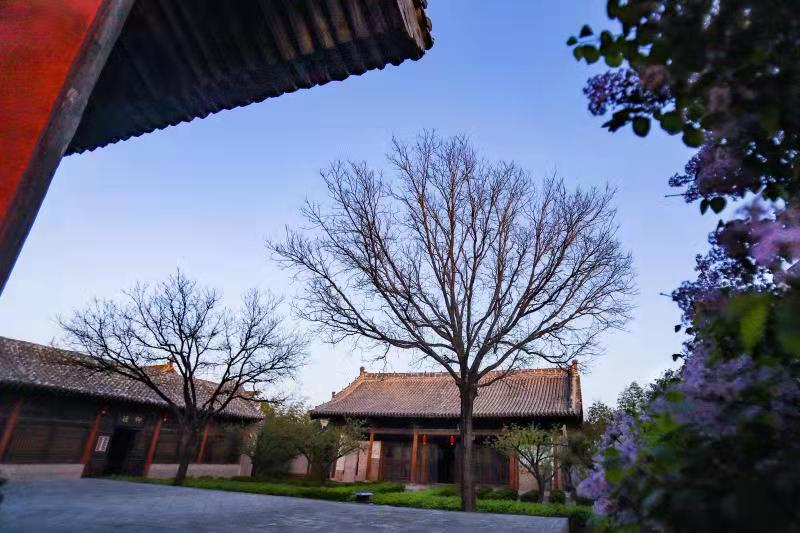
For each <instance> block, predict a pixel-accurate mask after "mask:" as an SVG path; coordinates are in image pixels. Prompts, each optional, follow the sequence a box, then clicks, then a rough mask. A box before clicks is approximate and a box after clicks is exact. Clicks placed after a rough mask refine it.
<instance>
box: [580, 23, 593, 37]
mask: <svg viewBox="0 0 800 533" xmlns="http://www.w3.org/2000/svg"><path fill="white" fill-rule="evenodd" d="M591 35H594V32H593V31H592V28H591V27H590V26H589V25H588V24H584V25H583V28H581V33H580V38H581V39H583V38H584V37H589V36H591Z"/></svg>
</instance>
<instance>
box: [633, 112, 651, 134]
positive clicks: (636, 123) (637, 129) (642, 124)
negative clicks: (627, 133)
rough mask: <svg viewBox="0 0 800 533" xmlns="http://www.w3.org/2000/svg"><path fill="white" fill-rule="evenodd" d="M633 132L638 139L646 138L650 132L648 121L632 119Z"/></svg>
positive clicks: (640, 118)
mask: <svg viewBox="0 0 800 533" xmlns="http://www.w3.org/2000/svg"><path fill="white" fill-rule="evenodd" d="M633 132H634V133H635V134H636V135H638V136H639V137H646V136H647V134H648V133H649V132H650V119H649V118H647V117H634V118H633Z"/></svg>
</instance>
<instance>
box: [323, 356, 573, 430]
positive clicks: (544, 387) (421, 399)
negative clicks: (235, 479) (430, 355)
mask: <svg viewBox="0 0 800 533" xmlns="http://www.w3.org/2000/svg"><path fill="white" fill-rule="evenodd" d="M489 377H490V378H491V377H492V376H491V375H490V376H489ZM459 413H460V402H459V394H458V389H457V388H456V385H455V382H454V381H453V379H452V377H451V376H450V375H449V374H447V373H444V372H435V373H379V374H372V373H366V372H362V373H361V375H360V376H359V377H358V378H357V379H356V380H355V381H354V382H353V383H351V384H350V385H349V386H347V387H346V388H345V389H344V390H342V391H341V392H339V393H338V394H336V395H335V396H334V397H333V399H331V401H329V402H327V403H324V404H322V405H319V406H317V407H315V408H314V409H312V410H311V414H312V416H317V417H321V416H353V417H359V416H360V417H366V416H376V417H414V418H454V417H458V416H459ZM474 416H475V417H476V418H529V417H577V418H580V417H581V416H582V407H581V392H580V376H579V375H578V370H577V366H576V365H573V366H571V367H570V368H569V369H561V368H548V369H526V370H517V371H513V372H511V373H509V374H508V375H507V376H506V377H505V378H503V379H501V380H498V381H495V382H494V383H492V384H490V385H487V386H486V387H481V388H480V389H479V390H478V397H477V399H476V400H475V410H474Z"/></svg>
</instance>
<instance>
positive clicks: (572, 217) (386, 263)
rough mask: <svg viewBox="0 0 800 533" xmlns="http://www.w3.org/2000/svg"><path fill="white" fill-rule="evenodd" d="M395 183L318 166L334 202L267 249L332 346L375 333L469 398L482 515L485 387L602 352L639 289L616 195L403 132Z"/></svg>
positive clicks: (467, 498)
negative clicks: (476, 422)
mask: <svg viewBox="0 0 800 533" xmlns="http://www.w3.org/2000/svg"><path fill="white" fill-rule="evenodd" d="M388 158H389V161H390V163H391V164H392V166H393V167H394V169H395V170H396V171H397V174H398V175H397V178H396V179H395V180H393V181H391V182H390V181H386V180H384V179H383V177H382V176H381V175H380V174H379V173H376V172H374V171H373V170H371V169H369V168H368V167H367V165H366V163H356V162H349V163H342V162H337V163H334V164H333V165H332V166H331V167H330V168H329V169H327V170H325V171H323V172H322V177H323V178H324V180H325V183H326V184H327V187H328V191H329V194H330V198H331V201H332V206H331V208H330V209H329V210H323V209H322V208H321V207H320V206H319V205H316V204H312V203H307V204H306V206H305V208H304V209H303V213H304V215H305V216H306V217H307V219H308V220H309V221H310V222H311V224H312V228H310V232H309V233H301V232H297V231H293V230H290V229H287V235H286V238H285V240H284V241H281V242H269V243H268V248H269V249H270V250H271V251H272V252H273V254H274V255H275V256H276V257H277V258H278V259H279V260H280V261H282V262H283V264H284V265H285V266H288V267H290V268H293V269H295V272H296V276H297V277H298V278H299V279H302V280H304V281H305V283H304V292H303V293H302V295H301V296H300V299H299V300H297V301H296V308H297V310H298V313H299V315H300V316H301V317H303V318H305V319H307V320H310V321H312V322H314V323H316V324H318V325H319V327H320V330H321V331H324V332H327V335H328V340H329V341H331V342H334V343H335V342H339V341H341V340H344V339H348V338H352V339H355V340H358V339H366V340H368V341H372V342H374V344H376V345H378V346H381V347H383V348H384V351H383V356H382V357H386V355H387V354H388V353H389V351H390V350H391V349H402V350H412V351H413V352H414V353H415V354H419V356H421V358H423V359H426V360H429V361H433V362H435V363H437V364H438V365H441V366H442V367H443V368H444V369H445V370H446V371H447V372H448V373H449V374H450V375H451V376H452V378H453V380H454V382H455V384H456V386H457V387H458V390H459V393H460V397H461V424H460V432H461V435H460V436H461V443H462V447H463V453H462V461H463V463H462V468H461V472H462V483H461V491H462V508H463V509H464V510H467V511H472V510H474V509H475V494H474V491H473V486H474V474H473V469H472V467H471V464H472V457H473V430H472V412H473V405H474V402H475V398H476V397H477V395H478V394H479V390H480V388H481V387H484V386H487V385H489V384H491V383H492V382H494V381H496V380H498V379H502V378H503V377H504V376H505V375H506V374H507V373H508V372H509V371H510V370H512V369H515V368H518V367H521V366H524V365H530V364H531V363H533V362H534V361H537V360H544V361H547V362H550V363H553V364H559V365H565V364H566V363H567V362H568V361H570V360H571V359H573V358H575V357H576V356H578V355H582V356H585V355H590V354H594V353H596V351H597V350H596V348H597V345H596V340H597V336H598V334H599V333H600V332H602V331H604V330H606V329H609V328H618V327H621V326H622V325H623V324H624V322H625V320H626V319H627V314H628V311H629V302H628V298H627V296H628V295H630V294H631V293H632V292H633V285H632V278H633V274H632V267H631V257H630V255H629V254H628V253H626V252H624V251H622V250H621V247H620V244H619V243H618V242H617V240H616V237H615V233H616V226H615V223H614V215H615V212H614V210H613V208H612V206H611V201H612V197H613V193H612V192H611V191H609V190H598V189H590V190H575V191H567V190H566V187H565V186H564V183H563V182H562V181H560V180H558V179H555V178H552V179H546V180H544V181H542V182H541V183H539V184H536V183H534V182H533V180H532V179H531V178H530V177H529V176H528V174H527V173H526V172H525V171H524V170H522V169H520V168H519V167H518V166H517V165H515V164H514V163H509V162H500V163H489V162H486V161H484V160H481V159H480V158H479V157H478V155H477V154H476V152H475V150H474V148H473V147H472V146H471V144H470V142H469V141H468V140H467V139H466V138H464V137H455V138H449V139H442V138H440V137H438V136H436V135H435V134H432V133H425V134H423V135H421V136H420V137H418V139H417V141H416V143H414V144H413V145H410V146H409V145H407V144H404V143H402V142H399V141H397V140H394V143H393V151H392V153H391V154H390V155H389V156H388Z"/></svg>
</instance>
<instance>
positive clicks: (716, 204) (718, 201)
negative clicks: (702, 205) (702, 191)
mask: <svg viewBox="0 0 800 533" xmlns="http://www.w3.org/2000/svg"><path fill="white" fill-rule="evenodd" d="M708 205H709V206H710V207H711V210H712V211H714V212H715V213H719V212H720V211H722V210H723V209H725V198H723V197H721V196H717V197H716V198H712V199H711V200H710V201H709V202H708Z"/></svg>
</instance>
